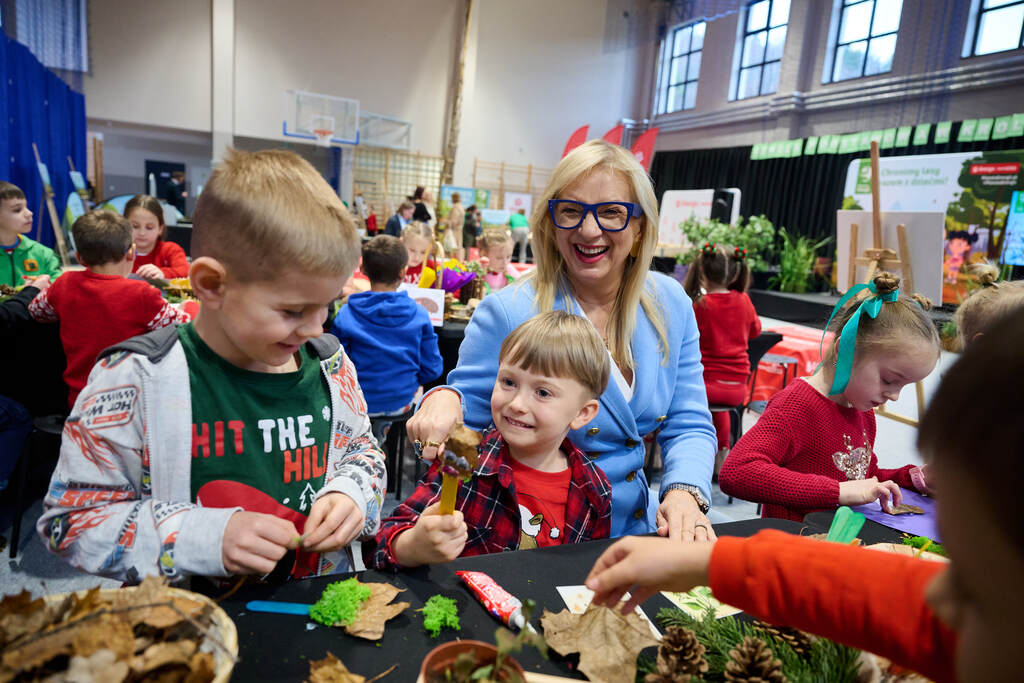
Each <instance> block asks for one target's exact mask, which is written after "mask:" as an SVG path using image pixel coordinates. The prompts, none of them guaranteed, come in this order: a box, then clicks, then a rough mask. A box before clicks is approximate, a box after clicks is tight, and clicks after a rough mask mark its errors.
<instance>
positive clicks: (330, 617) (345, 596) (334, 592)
mask: <svg viewBox="0 0 1024 683" xmlns="http://www.w3.org/2000/svg"><path fill="white" fill-rule="evenodd" d="M369 597H370V588H369V587H368V586H364V585H362V584H361V583H359V581H358V579H356V578H355V577H352V578H351V579H345V580H344V581H335V582H334V583H332V584H329V585H328V586H327V588H325V589H324V592H323V594H322V595H321V596H320V599H319V600H317V601H316V604H315V605H313V606H312V607H310V608H309V616H310V617H312V618H313V620H314V621H317V622H319V623H321V624H324V625H325V626H334V625H335V624H342V625H348V624H351V623H352V621H353V620H354V619H355V618H356V614H357V613H358V612H359V608H360V607H362V605H363V603H364V602H366V600H367V599H368V598H369Z"/></svg>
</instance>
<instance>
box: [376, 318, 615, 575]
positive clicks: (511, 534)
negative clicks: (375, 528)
mask: <svg viewBox="0 0 1024 683" xmlns="http://www.w3.org/2000/svg"><path fill="white" fill-rule="evenodd" d="M609 367H610V366H609V360H608V353H607V351H606V350H605V348H604V343H603V342H602V341H601V338H600V337H598V335H597V332H596V331H595V330H594V326H593V325H591V324H590V322H589V321H587V320H585V319H583V318H580V317H579V316H575V315H572V314H570V313H566V312H565V311H549V312H547V313H542V314H540V315H538V316H536V317H534V318H531V319H530V320H528V321H526V322H525V323H523V324H522V325H520V326H519V327H517V328H516V329H515V330H513V331H512V333H511V334H509V335H508V337H506V338H505V340H504V341H503V342H502V344H501V351H500V366H499V368H498V378H497V381H496V382H495V384H494V391H493V393H492V394H491V418H492V419H493V423H492V425H491V428H490V429H489V430H487V431H486V432H485V433H484V435H483V441H482V442H481V443H480V446H479V454H480V460H479V462H478V464H477V468H476V471H475V472H474V473H473V476H472V478H471V479H470V480H469V481H468V482H463V483H462V484H461V485H460V487H459V492H458V499H457V502H456V504H455V513H454V514H451V515H439V514H437V506H438V503H437V501H438V500H439V499H440V496H441V473H440V469H439V461H438V460H435V461H434V462H433V464H432V465H431V467H430V470H429V471H428V472H427V474H426V475H425V476H424V478H423V480H422V481H421V482H420V484H419V486H417V487H416V490H415V491H414V492H413V494H412V495H411V496H409V498H408V499H406V501H405V502H403V503H402V504H401V505H399V506H398V507H397V508H396V509H395V511H394V513H393V514H392V516H391V517H388V518H387V519H386V520H384V522H383V523H382V524H381V529H380V532H379V533H378V534H377V551H376V553H375V555H374V556H373V558H372V564H373V565H374V566H376V567H395V566H397V567H416V566H418V565H421V564H433V563H438V562H450V561H451V560H454V559H455V558H456V557H459V556H469V555H482V554H485V553H495V552H501V551H503V550H517V549H526V548H536V547H538V546H541V547H543V546H550V545H560V544H563V543H582V542H584V541H590V540H594V539H597V538H606V537H607V536H608V533H609V530H610V528H611V485H610V484H609V483H608V478H607V477H606V476H605V475H604V473H603V472H602V471H601V470H600V468H598V467H597V465H595V464H594V463H593V462H592V461H591V460H590V458H589V457H588V456H587V455H585V454H584V453H583V452H582V451H580V450H579V449H578V448H576V446H574V445H573V444H572V442H571V441H569V439H568V438H566V435H567V434H568V432H569V430H570V429H579V428H581V427H583V426H584V425H586V424H587V423H588V422H590V421H591V420H592V419H593V418H594V416H596V415H597V411H598V402H597V398H598V397H599V396H600V395H601V394H602V392H604V389H605V385H607V384H608V373H609ZM370 562H371V561H370V560H368V563H370Z"/></svg>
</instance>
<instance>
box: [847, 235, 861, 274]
mask: <svg viewBox="0 0 1024 683" xmlns="http://www.w3.org/2000/svg"><path fill="white" fill-rule="evenodd" d="M858 230H859V228H858V227H857V224H856V223H853V224H851V225H850V257H849V258H850V265H849V269H848V270H847V271H846V288H847V289H850V288H851V287H853V286H854V285H855V284H857V253H858V252H857V250H858V246H857V232H858Z"/></svg>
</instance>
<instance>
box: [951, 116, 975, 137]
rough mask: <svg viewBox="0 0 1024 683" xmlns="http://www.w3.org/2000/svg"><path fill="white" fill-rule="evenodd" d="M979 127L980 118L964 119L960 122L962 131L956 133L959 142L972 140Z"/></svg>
mask: <svg viewBox="0 0 1024 683" xmlns="http://www.w3.org/2000/svg"><path fill="white" fill-rule="evenodd" d="M977 129H978V119H964V120H963V121H961V122H960V132H959V133H957V135H956V141H957V142H972V141H973V140H974V131H976V130H977Z"/></svg>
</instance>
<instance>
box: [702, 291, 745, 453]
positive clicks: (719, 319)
mask: <svg viewBox="0 0 1024 683" xmlns="http://www.w3.org/2000/svg"><path fill="white" fill-rule="evenodd" d="M693 314H694V315H695V316H696V318H697V329H698V330H700V360H701V363H703V365H704V387H705V389H706V390H707V393H708V403H710V404H719V405H732V406H735V405H740V404H741V403H744V402H745V401H746V398H747V379H748V376H749V375H750V358H749V356H748V355H747V344H748V343H749V342H750V340H751V339H753V338H754V337H756V336H757V335H759V334H761V319H760V318H758V317H757V312H756V311H755V310H754V304H753V303H751V301H750V297H749V296H747V294H746V292H737V291H735V290H729V291H726V292H709V293H707V294H705V295H704V296H702V297H701V298H700V299H698V300H697V301H696V302H695V303H694V304H693ZM711 419H712V421H713V422H714V424H715V433H717V434H718V448H719V450H723V449H726V448H728V447H729V421H730V416H729V413H727V412H724V411H718V412H714V413H712V414H711Z"/></svg>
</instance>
